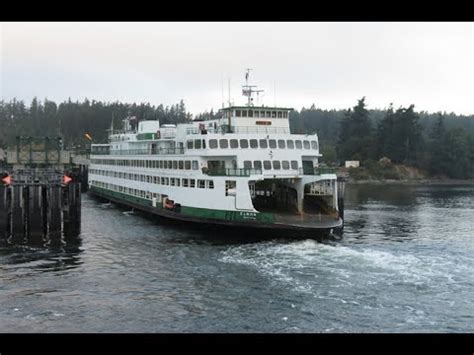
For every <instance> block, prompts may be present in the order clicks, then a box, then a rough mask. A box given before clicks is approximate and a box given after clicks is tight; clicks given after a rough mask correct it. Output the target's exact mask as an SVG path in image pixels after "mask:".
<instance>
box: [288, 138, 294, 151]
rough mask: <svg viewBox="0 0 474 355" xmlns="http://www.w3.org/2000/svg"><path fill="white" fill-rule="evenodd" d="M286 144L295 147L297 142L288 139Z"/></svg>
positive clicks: (290, 147) (291, 147)
mask: <svg viewBox="0 0 474 355" xmlns="http://www.w3.org/2000/svg"><path fill="white" fill-rule="evenodd" d="M286 146H287V148H288V149H295V143H294V142H293V141H292V140H291V139H288V140H287V141H286Z"/></svg>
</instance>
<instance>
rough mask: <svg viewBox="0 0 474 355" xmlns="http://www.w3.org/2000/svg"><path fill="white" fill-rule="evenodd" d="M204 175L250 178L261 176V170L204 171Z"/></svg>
mask: <svg viewBox="0 0 474 355" xmlns="http://www.w3.org/2000/svg"><path fill="white" fill-rule="evenodd" d="M203 173H204V174H207V175H209V176H250V175H261V174H262V170H261V169H204V170H203Z"/></svg>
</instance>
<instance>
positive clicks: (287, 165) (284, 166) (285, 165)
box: [281, 160, 290, 170]
mask: <svg viewBox="0 0 474 355" xmlns="http://www.w3.org/2000/svg"><path fill="white" fill-rule="evenodd" d="M281 167H282V169H283V170H290V162H289V161H288V160H282V161H281Z"/></svg>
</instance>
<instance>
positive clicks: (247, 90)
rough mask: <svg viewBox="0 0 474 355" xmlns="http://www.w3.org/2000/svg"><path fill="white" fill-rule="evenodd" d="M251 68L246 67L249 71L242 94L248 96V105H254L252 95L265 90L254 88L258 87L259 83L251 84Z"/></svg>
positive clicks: (246, 74)
mask: <svg viewBox="0 0 474 355" xmlns="http://www.w3.org/2000/svg"><path fill="white" fill-rule="evenodd" d="M251 70H252V69H251V68H247V69H246V71H247V72H246V73H245V85H242V95H243V96H247V106H253V97H252V95H253V94H254V93H256V94H257V95H258V94H259V93H260V92H263V90H257V89H254V88H256V87H257V85H249V74H250V71H251Z"/></svg>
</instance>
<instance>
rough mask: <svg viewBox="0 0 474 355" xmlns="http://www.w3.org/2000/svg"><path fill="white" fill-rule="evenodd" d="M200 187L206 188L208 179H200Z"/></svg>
mask: <svg viewBox="0 0 474 355" xmlns="http://www.w3.org/2000/svg"><path fill="white" fill-rule="evenodd" d="M198 188H199V189H205V188H206V181H205V180H198Z"/></svg>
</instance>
